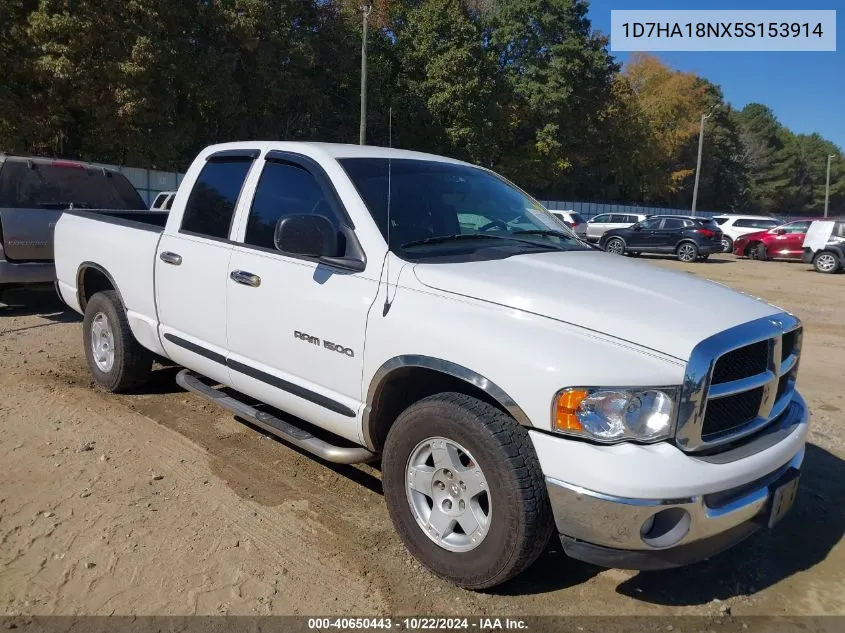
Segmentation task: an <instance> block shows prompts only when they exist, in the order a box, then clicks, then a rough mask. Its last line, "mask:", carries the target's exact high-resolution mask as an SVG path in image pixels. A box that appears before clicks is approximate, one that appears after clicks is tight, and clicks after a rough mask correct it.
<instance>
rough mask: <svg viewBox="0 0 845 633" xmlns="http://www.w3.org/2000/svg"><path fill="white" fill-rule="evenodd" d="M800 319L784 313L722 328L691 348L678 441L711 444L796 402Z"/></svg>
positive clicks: (753, 427)
mask: <svg viewBox="0 0 845 633" xmlns="http://www.w3.org/2000/svg"><path fill="white" fill-rule="evenodd" d="M801 336H802V331H801V322H800V321H799V320H798V319H797V318H795V317H794V316H792V315H790V314H786V313H781V314H778V315H774V316H771V317H766V318H763V319H758V320H756V321H751V322H749V323H745V324H743V325H739V326H737V327H735V328H731V329H730V330H726V331H724V332H720V333H719V334H716V335H715V336H711V337H710V338H708V339H706V340H704V341H702V342H701V343H699V344H698V345H697V346H696V347H695V349H693V352H692V355H691V357H690V361H689V363H688V365H687V372H686V376H685V378H684V386H683V393H682V398H681V403H680V407H679V417H678V429H677V432H676V435H675V440H676V443H677V444H678V446H679V447H681V448H682V449H683V450H685V451H698V450H704V449H710V448H713V447H716V446H719V445H721V444H725V443H728V442H734V441H735V440H737V439H740V438H742V437H745V436H747V435H751V434H752V433H754V432H756V431H758V430H760V429H762V428H763V427H765V426H766V425H768V424H769V423H770V422H771V421H772V420H774V419H775V418H776V417H777V416H778V415H780V414H781V413H782V412H783V411H784V410H785V409H786V407H787V406H788V405H789V403H790V402H791V401H792V395H793V392H794V390H795V377H796V375H797V371H798V359H799V356H800V352H801Z"/></svg>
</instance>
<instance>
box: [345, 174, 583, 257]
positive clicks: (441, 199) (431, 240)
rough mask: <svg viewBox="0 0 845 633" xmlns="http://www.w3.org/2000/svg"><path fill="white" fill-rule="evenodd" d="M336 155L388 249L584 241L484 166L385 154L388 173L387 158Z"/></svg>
mask: <svg viewBox="0 0 845 633" xmlns="http://www.w3.org/2000/svg"><path fill="white" fill-rule="evenodd" d="M339 162H340V164H341V166H342V167H343V168H344V170H345V171H346V173H347V174H348V175H349V177H350V178H351V179H352V182H353V183H354V184H355V187H356V188H357V189H358V192H359V193H360V194H361V197H362V198H363V199H364V202H365V204H366V205H367V208H368V209H369V211H370V214H371V215H372V216H373V219H374V220H375V221H376V224H377V225H378V227H379V230H380V231H381V234H382V236H384V238H385V240H386V241H388V242H389V246H390V249H391V250H392V251H394V252H396V253H398V254H399V255H401V256H403V257H406V258H408V257H412V258H417V257H426V256H437V255H441V254H443V253H444V251H455V250H461V251H467V250H470V251H477V250H478V249H485V248H503V247H504V248H507V249H515V250H516V251H526V252H536V251H537V250H538V249H546V250H589V249H590V247H589V246H588V245H586V244H584V243H583V242H581V241H580V240H579V239H578V238H577V237H576V236H575V234H574V233H572V232H571V231H569V230H568V229H567V228H566V227H565V226H563V225H562V224H561V223H560V222H558V221H556V220H555V219H554V218H553V217H552V215H551V213H549V211H547V210H546V209H545V208H544V207H543V206H542V205H541V204H540V203H539V202H537V201H536V200H534V199H533V198H531V197H530V196H528V195H527V194H525V193H523V192H522V191H520V190H519V189H518V188H517V187H515V186H513V185H511V184H510V183H508V182H507V181H506V180H504V179H503V178H500V177H498V176H496V175H495V174H493V173H492V172H489V171H486V170H484V169H479V168H477V167H471V166H469V165H460V164H454V163H445V162H439V161H430V160H417V159H405V158H402V159H391V160H390V161H389V162H390V165H389V170H390V174H389V178H388V159H386V158H345V159H340V160H339ZM388 179H389V181H390V230H389V231H388V217H387V216H388ZM470 236H471V237H470Z"/></svg>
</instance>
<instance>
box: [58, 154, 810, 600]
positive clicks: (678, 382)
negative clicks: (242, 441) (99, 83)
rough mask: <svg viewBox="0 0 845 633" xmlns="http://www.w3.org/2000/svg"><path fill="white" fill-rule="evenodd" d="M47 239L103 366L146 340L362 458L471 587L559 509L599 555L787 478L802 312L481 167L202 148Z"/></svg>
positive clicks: (323, 444) (439, 567) (419, 548)
mask: <svg viewBox="0 0 845 633" xmlns="http://www.w3.org/2000/svg"><path fill="white" fill-rule="evenodd" d="M144 219H145V218H143V217H140V220H144ZM55 248H56V265H57V271H58V286H59V290H60V293H61V296H62V297H63V300H64V301H65V302H66V303H67V304H68V305H69V306H71V307H72V308H73V309H74V310H76V311H78V312H80V313H82V314H84V320H83V327H82V332H83V345H84V351H85V355H86V357H87V360H88V365H89V367H90V370H91V372H92V374H93V375H94V377H95V379H96V381H97V382H98V383H99V384H100V385H102V387H104V388H105V389H106V390H110V391H114V392H120V391H126V390H131V389H135V388H138V387H139V386H141V385H142V384H143V383H144V381H145V380H146V379H147V377H148V376H149V374H150V371H151V365H152V362H153V358H154V355H159V356H163V357H166V358H168V359H170V360H172V361H173V362H175V363H176V364H178V365H181V366H183V367H184V368H185V369H184V370H182V371H181V372H180V373H179V375H178V377H177V381H178V382H179V384H180V385H182V386H183V387H184V388H186V389H188V390H190V391H193V392H196V393H198V394H200V395H201V396H203V397H206V398H209V399H212V400H213V401H214V402H217V403H218V404H220V405H221V406H223V407H227V408H229V409H231V410H232V411H234V412H236V413H237V414H238V415H239V416H241V417H242V418H246V419H248V420H249V421H251V422H252V423H253V424H254V425H257V426H259V427H262V428H264V429H266V430H268V431H270V432H272V433H275V434H276V435H278V436H279V437H281V438H283V439H284V440H285V441H287V442H289V443H290V444H293V445H295V446H297V447H300V448H302V449H305V450H308V451H311V452H312V453H314V454H316V455H317V456H319V457H321V458H322V459H325V460H329V461H333V462H342V463H356V462H367V461H371V460H378V459H380V460H381V467H382V476H383V486H384V496H385V500H386V503H387V507H388V511H389V514H390V516H391V519H392V521H393V523H394V525H395V527H396V529H397V531H398V533H399V535H400V537H401V539H402V541H403V542H404V543H405V545H406V546H407V548H408V549H409V550H410V551H411V552H412V553H413V554H414V555H415V556H416V557H417V558H418V559H419V560H420V561H421V562H422V563H423V564H424V565H426V566H427V567H428V568H429V569H431V570H432V571H433V572H435V573H436V574H439V575H440V576H443V577H445V578H448V579H450V580H451V581H453V582H455V583H457V584H460V585H462V586H465V587H469V588H474V589H480V588H484V587H490V586H493V585H497V584H499V583H502V582H504V581H506V580H507V579H509V578H511V577H513V576H514V575H515V574H517V573H519V572H520V571H522V570H524V569H525V568H527V567H528V566H529V565H530V564H531V563H532V562H533V561H534V560H535V559H536V558H537V557H538V556H539V555H540V553H541V552H542V551H543V550H544V548H545V547H547V545H548V544H549V541H550V539H551V538H552V535H553V534H555V535H557V536H558V537H559V538H560V539H561V541H562V544H563V547H564V550H565V551H566V552H567V553H568V554H569V555H570V556H571V557H574V558H578V559H583V560H586V561H591V562H593V563H597V564H600V565H604V566H616V567H624V568H632V569H653V568H660V567H669V566H676V565H682V564H686V563H691V562H694V561H698V560H702V559H706V558H708V557H710V556H712V555H714V554H716V553H718V552H720V551H722V550H724V549H726V548H728V547H730V546H732V545H733V544H735V543H737V542H739V541H740V540H741V539H743V538H744V537H746V536H748V535H749V534H751V533H752V532H754V531H755V530H756V529H758V528H759V527H761V526H763V527H766V526H768V527H771V526H773V525H774V524H775V523H777V522H778V521H779V520H780V519H781V517H783V515H784V514H785V513H786V512H787V510H788V509H789V507H790V506H791V504H792V502H793V500H794V498H795V495H796V492H797V489H798V480H799V473H800V469H801V464H802V460H803V457H804V446H805V441H806V435H807V426H808V419H809V414H808V410H807V408H806V406H805V404H804V401H803V399H802V398H801V396H800V395H799V393H798V392H797V391H796V389H795V381H796V375H797V371H798V364H799V357H800V351H801V337H802V328H801V323H800V321H799V320H798V318H796V317H795V316H793V315H791V314H789V313H787V312H785V311H783V310H782V309H780V308H777V307H775V306H772V305H770V304H768V303H766V302H764V301H761V300H759V299H756V298H753V297H750V296H747V295H745V294H741V293H739V292H735V291H732V290H730V289H729V288H727V287H725V286H723V285H720V284H716V283H713V282H709V281H706V280H703V279H698V278H696V277H693V276H692V275H689V274H684V273H678V272H673V271H669V270H665V269H662V268H659V267H656V266H654V265H652V264H649V263H646V262H642V261H630V260H625V259H621V258H618V257H614V256H612V255H609V254H606V253H603V252H598V251H597V250H595V249H594V248H593V247H591V246H589V245H587V244H586V243H584V242H582V241H581V240H580V239H579V238H578V237H577V236H576V235H574V234H573V233H572V232H571V231H569V230H568V229H567V228H566V227H564V226H562V225H561V224H560V223H559V222H555V221H554V219H553V218H550V217H549V215H548V213H547V212H546V211H545V210H544V209H543V207H542V206H541V205H540V204H539V203H538V202H536V201H535V200H534V199H533V198H531V197H530V196H529V195H527V194H526V193H525V192H523V191H522V190H521V189H519V188H518V187H516V186H515V185H513V184H512V183H510V182H509V181H507V180H505V179H504V178H502V177H500V176H498V175H497V174H495V173H493V172H491V171H489V170H487V169H482V168H480V167H476V166H473V165H469V164H466V163H462V162H459V161H456V160H452V159H449V158H443V157H438V156H432V155H427V154H420V153H415V152H409V151H401V150H389V149H382V148H376V147H367V146H355V145H331V144H319V143H285V142H254V143H246V142H245V143H230V144H222V145H216V146H212V147H209V148H207V149H205V150H204V151H203V152H202V153H201V154H200V155H199V156H198V157H197V158H196V160H195V161H194V162H193V164H192V165H191V167H190V169H189V170H188V171H187V174H186V176H185V179H184V182H183V183H182V184H181V185H180V187H179V189H178V192H177V193H176V197H175V200H174V203H173V206H172V210H171V212H170V214H169V217H168V218H167V222H166V225H165V226H164V227H163V228H162V227H161V226H157V225H154V224H149V223H145V222H144V221H133V220H129V219H126V218H119V217H103V216H98V215H91V214H87V213H86V212H84V211H68V212H65V213H64V214H63V216H62V218H61V219H60V220H59V222H58V226H57V227H56V243H55ZM221 386H223V387H227V388H228V389H227V390H226V391H225V392H224V391H223V390H221V388H220V387H221ZM233 393H234V394H236V395H232V394H233ZM237 394H245V396H244V397H243V398H241V397H239V396H237ZM255 401H258V402H260V403H263V404H261V405H257V406H253V405H251V404H248V402H255ZM269 407H272V409H269Z"/></svg>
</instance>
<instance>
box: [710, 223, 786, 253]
mask: <svg viewBox="0 0 845 633" xmlns="http://www.w3.org/2000/svg"><path fill="white" fill-rule="evenodd" d="M713 220H715V221H716V224H718V225H719V227H720V228H721V229H722V252H723V253H730V252H732V251H733V248H734V241H735V240H736V238H738V237H740V236H742V235H747V234H748V233H756V232H758V231H767V230H768V229H773V228H774V227H776V226H779V225H780V224H782V223H781V222H780V221H779V220H776V219H775V218H772V217H766V216H764V215H714V216H713Z"/></svg>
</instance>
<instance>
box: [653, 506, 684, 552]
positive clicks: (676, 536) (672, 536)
mask: <svg viewBox="0 0 845 633" xmlns="http://www.w3.org/2000/svg"><path fill="white" fill-rule="evenodd" d="M690 522H691V518H690V515H689V512H687V511H686V510H684V509H683V508H667V509H666V510H661V511H660V512H658V513H656V514H653V515H651V516H650V517H649V518H647V519H646V520H645V522H643V525H642V527H641V528H640V538H642V540H643V543H645V544H646V545H648V546H649V547H654V548H657V549H662V548H666V547H672V546H673V545H676V544H678V543H679V542H680V541H681V540H682V539H683V538H684V537H685V536H686V535H687V534H688V533H689V529H690Z"/></svg>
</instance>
